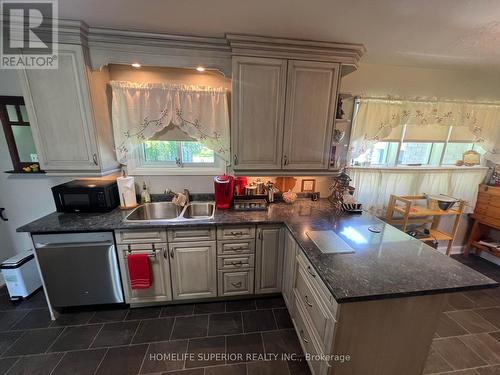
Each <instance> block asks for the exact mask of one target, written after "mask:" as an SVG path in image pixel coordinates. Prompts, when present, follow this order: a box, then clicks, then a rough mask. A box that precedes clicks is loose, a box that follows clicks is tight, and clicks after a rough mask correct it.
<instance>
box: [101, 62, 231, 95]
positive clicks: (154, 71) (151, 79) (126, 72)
mask: <svg viewBox="0 0 500 375" xmlns="http://www.w3.org/2000/svg"><path fill="white" fill-rule="evenodd" d="M109 76H110V79H111V80H114V81H131V82H140V83H175V84H188V85H200V86H210V87H216V88H217V87H223V88H226V89H228V90H230V89H231V79H230V78H226V77H224V76H223V75H222V74H221V73H220V72H217V71H212V70H207V71H204V72H198V71H196V70H194V69H180V68H159V67H151V66H143V67H141V68H139V69H136V68H133V67H131V66H128V65H116V64H111V65H110V66H109Z"/></svg>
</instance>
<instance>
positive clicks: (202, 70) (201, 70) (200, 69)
mask: <svg viewBox="0 0 500 375" xmlns="http://www.w3.org/2000/svg"><path fill="white" fill-rule="evenodd" d="M196 70H197V71H199V72H204V71H205V68H204V67H202V66H197V67H196Z"/></svg>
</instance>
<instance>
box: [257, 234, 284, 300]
mask: <svg viewBox="0 0 500 375" xmlns="http://www.w3.org/2000/svg"><path fill="white" fill-rule="evenodd" d="M257 233H258V240H257V248H256V261H255V293H256V294H259V293H277V292H280V291H281V279H282V275H283V228H282V227H281V226H259V227H257Z"/></svg>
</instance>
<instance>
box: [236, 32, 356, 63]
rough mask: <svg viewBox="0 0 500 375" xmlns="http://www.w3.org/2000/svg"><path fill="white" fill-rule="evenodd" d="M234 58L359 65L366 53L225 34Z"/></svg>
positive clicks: (328, 44) (349, 47)
mask: <svg viewBox="0 0 500 375" xmlns="http://www.w3.org/2000/svg"><path fill="white" fill-rule="evenodd" d="M226 39H227V40H228V43H229V45H230V47H231V52H232V55H238V56H263V57H264V56H266V57H275V58H292V59H293V58H296V59H301V60H316V61H330V62H340V63H342V64H346V65H353V66H357V65H358V62H359V60H360V58H361V56H363V54H364V53H365V52H366V48H365V46H364V45H362V44H350V43H335V42H322V41H314V40H300V39H287V38H273V37H265V36H256V35H246V34H226Z"/></svg>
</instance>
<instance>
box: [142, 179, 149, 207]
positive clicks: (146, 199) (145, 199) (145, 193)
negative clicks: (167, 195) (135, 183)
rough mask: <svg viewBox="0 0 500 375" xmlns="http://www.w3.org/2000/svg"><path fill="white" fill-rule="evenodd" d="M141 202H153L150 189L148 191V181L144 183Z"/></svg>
mask: <svg viewBox="0 0 500 375" xmlns="http://www.w3.org/2000/svg"><path fill="white" fill-rule="evenodd" d="M141 203H151V195H149V191H148V187H147V186H146V182H143V183H142V192H141Z"/></svg>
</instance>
